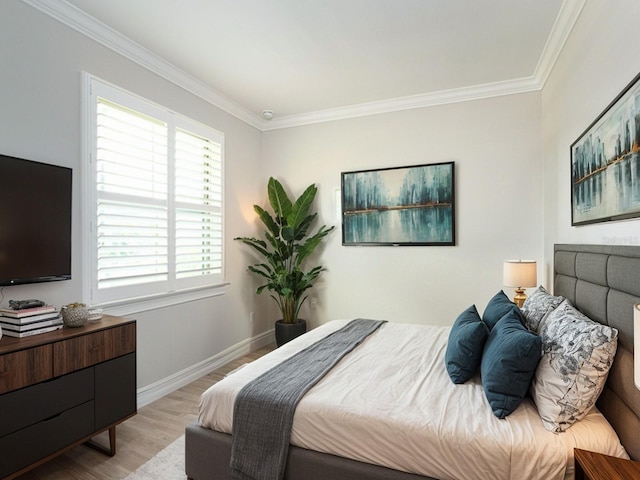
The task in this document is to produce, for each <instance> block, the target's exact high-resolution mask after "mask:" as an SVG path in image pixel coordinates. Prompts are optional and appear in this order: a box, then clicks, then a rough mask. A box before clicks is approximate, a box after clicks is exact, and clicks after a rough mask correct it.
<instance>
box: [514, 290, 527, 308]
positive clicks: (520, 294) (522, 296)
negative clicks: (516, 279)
mask: <svg viewBox="0 0 640 480" xmlns="http://www.w3.org/2000/svg"><path fill="white" fill-rule="evenodd" d="M526 299H527V294H526V293H524V288H520V287H518V288H516V296H515V297H513V303H515V304H516V305H517V306H518V308H522V305H523V304H524V301H525V300H526Z"/></svg>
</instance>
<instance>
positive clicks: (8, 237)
mask: <svg viewBox="0 0 640 480" xmlns="http://www.w3.org/2000/svg"><path fill="white" fill-rule="evenodd" d="M71 180H72V170H71V169H70V168H67V167H60V166H56V165H48V164H45V163H40V162H34V161H31V160H25V159H21V158H15V157H10V156H7V155H0V285H18V284H23V283H36V282H50V281H54V280H68V279H70V278H71Z"/></svg>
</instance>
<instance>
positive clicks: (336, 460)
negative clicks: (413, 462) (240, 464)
mask: <svg viewBox="0 0 640 480" xmlns="http://www.w3.org/2000/svg"><path fill="white" fill-rule="evenodd" d="M185 453H186V455H185V471H186V474H187V476H188V477H189V478H190V479H194V480H231V472H230V469H229V458H230V455H231V435H229V434H226V433H221V432H216V431H214V430H210V429H208V428H202V427H201V426H200V425H198V424H197V422H196V421H193V422H192V423H191V424H189V425H188V426H187V430H186V435H185ZM284 478H285V480H338V479H339V480H363V479H367V480H436V479H433V478H431V477H423V476H421V475H413V474H410V473H405V472H399V471H397V470H391V469H390V468H386V467H381V466H378V465H371V464H368V463H363V462H358V461H355V460H350V459H348V458H342V457H337V456H335V455H329V454H326V453H319V452H314V451H312V450H307V449H304V448H300V447H295V446H291V447H290V449H289V457H288V460H287V470H286V473H285V476H284Z"/></svg>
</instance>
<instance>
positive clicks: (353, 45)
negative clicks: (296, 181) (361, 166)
mask: <svg viewBox="0 0 640 480" xmlns="http://www.w3.org/2000/svg"><path fill="white" fill-rule="evenodd" d="M25 1H26V2H27V3H30V4H32V5H34V6H36V7H38V8H40V9H41V10H45V11H47V13H49V14H53V15H54V16H56V15H57V16H58V17H65V18H64V19H63V20H65V21H66V22H67V23H69V24H72V26H75V27H76V28H77V29H79V30H81V31H83V33H85V34H88V35H89V36H93V37H94V38H95V39H97V40H99V41H101V42H102V43H105V44H108V46H110V47H111V48H114V49H116V50H120V51H121V53H122V51H123V50H124V51H125V52H124V53H125V54H127V53H128V55H129V56H130V57H136V59H138V60H140V59H141V58H146V60H144V59H143V60H142V63H145V62H146V63H147V64H148V66H151V67H152V68H154V67H155V68H156V69H160V70H164V71H165V72H166V71H167V70H172V71H173V72H174V73H173V74H172V75H170V76H173V78H174V81H176V82H177V83H180V82H182V83H184V84H187V85H188V86H189V85H190V86H191V89H192V90H194V89H195V90H198V91H199V92H200V95H201V96H204V97H207V96H209V97H210V99H213V100H214V102H213V103H217V104H218V106H222V107H223V108H225V109H226V110H227V111H230V110H236V112H235V113H237V112H240V113H241V114H240V115H239V116H240V117H245V118H244V119H245V120H246V119H250V120H251V122H250V123H253V124H256V125H257V126H261V127H264V128H265V129H268V126H269V125H273V126H274V127H275V126H276V125H279V126H288V125H293V124H296V123H298V124H303V123H311V122H314V121H322V120H323V119H333V118H340V117H345V116H347V117H348V116H357V115H362V114H369V113H377V112H380V111H391V110H399V109H405V108H415V107H419V106H424V105H426V104H434V103H446V102H450V101H460V100H465V99H468V98H481V97H483V96H490V95H499V94H508V93H517V92H520V91H531V90H536V89H540V88H541V87H542V84H543V83H544V80H545V79H546V76H547V75H548V71H549V70H550V68H551V67H552V64H553V62H554V61H555V58H556V57H557V55H558V54H559V52H560V50H561V48H562V45H563V44H564V40H565V39H566V37H567V36H568V34H569V32H570V30H571V28H572V27H573V24H574V23H575V20H576V19H577V16H578V15H579V12H580V10H581V7H582V5H583V3H584V1H585V0H579V1H576V0H180V1H174V0H135V1H131V0H108V1H104V0H55V1H53V2H51V0H47V1H46V2H45V0H25ZM45 4H46V5H45ZM576 5H577V7H576ZM59 19H62V18H59ZM159 65H162V68H160V67H159ZM176 72H177V73H176ZM264 110H272V111H273V113H274V118H273V120H272V121H271V122H272V123H267V122H266V121H265V120H264V119H263V117H262V112H263V111H264ZM232 113H234V112H232Z"/></svg>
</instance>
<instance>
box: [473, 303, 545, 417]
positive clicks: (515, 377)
mask: <svg viewBox="0 0 640 480" xmlns="http://www.w3.org/2000/svg"><path fill="white" fill-rule="evenodd" d="M541 355H542V341H541V340H540V337H539V336H538V335H536V334H534V333H532V332H530V331H529V330H527V329H526V328H525V327H524V325H522V322H521V321H520V315H519V314H518V312H517V311H515V310H510V311H509V312H507V314H506V315H505V316H504V317H502V318H501V319H500V320H499V321H498V323H496V325H495V326H494V327H493V329H492V330H491V333H490V334H489V338H488V339H487V343H486V344H485V346H484V353H483V354H482V362H481V364H480V373H481V375H482V385H483V387H484V393H485V395H486V397H487V400H488V401H489V405H491V409H492V410H493V413H494V415H495V416H496V417H498V418H504V417H506V416H507V415H509V414H510V413H512V412H513V411H514V410H515V409H516V408H517V407H518V405H520V402H522V399H523V398H524V396H525V395H526V394H527V391H528V390H529V386H530V385H531V378H532V377H533V373H534V372H535V370H536V366H537V365H538V362H539V361H540V356H541Z"/></svg>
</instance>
